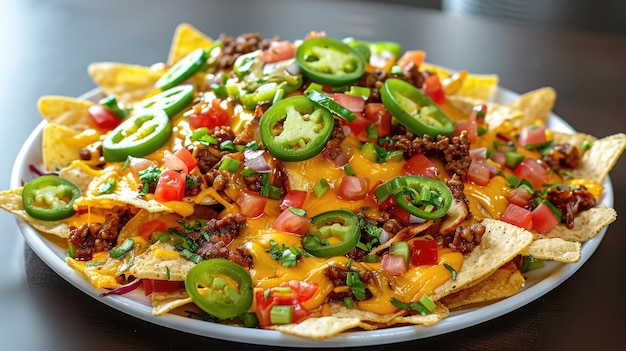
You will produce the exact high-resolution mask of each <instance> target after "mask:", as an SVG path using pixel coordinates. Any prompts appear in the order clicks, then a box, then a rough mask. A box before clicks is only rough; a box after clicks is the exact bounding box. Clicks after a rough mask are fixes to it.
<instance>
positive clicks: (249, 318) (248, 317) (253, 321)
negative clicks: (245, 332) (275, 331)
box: [239, 312, 259, 328]
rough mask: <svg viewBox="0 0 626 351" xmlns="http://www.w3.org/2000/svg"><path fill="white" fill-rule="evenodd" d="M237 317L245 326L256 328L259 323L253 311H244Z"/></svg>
mask: <svg viewBox="0 0 626 351" xmlns="http://www.w3.org/2000/svg"><path fill="white" fill-rule="evenodd" d="M239 319H241V321H242V322H243V326H244V327H246V328H256V327H257V326H258V325H259V320H258V319H257V317H256V313H254V312H246V313H243V314H242V315H240V316H239Z"/></svg>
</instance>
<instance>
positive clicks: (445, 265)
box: [443, 263, 456, 280]
mask: <svg viewBox="0 0 626 351" xmlns="http://www.w3.org/2000/svg"><path fill="white" fill-rule="evenodd" d="M443 266H444V267H446V269H447V270H449V271H450V274H451V275H452V277H450V279H452V280H456V269H454V267H452V266H451V265H449V264H447V263H444V264H443Z"/></svg>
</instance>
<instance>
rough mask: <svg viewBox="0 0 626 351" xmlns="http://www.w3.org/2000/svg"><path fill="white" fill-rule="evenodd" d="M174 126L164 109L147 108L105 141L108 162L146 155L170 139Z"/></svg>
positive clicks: (108, 135) (114, 131)
mask: <svg viewBox="0 0 626 351" xmlns="http://www.w3.org/2000/svg"><path fill="white" fill-rule="evenodd" d="M171 134H172V127H171V126H170V122H169V117H168V116H167V114H166V113H165V111H164V110H143V111H139V114H138V115H135V116H132V117H130V118H128V119H126V120H125V121H124V122H122V124H120V125H119V126H117V127H116V128H115V129H113V130H112V131H111V132H110V133H109V134H107V136H106V137H105V138H104V140H102V154H103V156H104V159H105V160H107V161H108V162H123V161H126V159H127V158H128V156H133V157H144V156H147V155H149V154H151V153H153V152H155V151H156V150H158V149H159V148H161V147H162V146H163V145H165V143H167V141H168V140H169V139H170V135H171Z"/></svg>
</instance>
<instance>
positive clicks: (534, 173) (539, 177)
mask: <svg viewBox="0 0 626 351" xmlns="http://www.w3.org/2000/svg"><path fill="white" fill-rule="evenodd" d="M513 174H515V176H516V177H518V178H520V179H526V180H528V181H529V182H530V183H531V184H532V185H533V188H534V189H535V190H538V189H541V186H542V185H543V183H545V182H546V181H547V179H548V175H549V170H548V169H547V168H545V167H544V166H542V165H541V164H540V163H539V162H537V160H535V159H533V158H530V157H527V158H525V159H524V160H523V161H522V162H520V164H519V165H517V167H515V169H514V170H513Z"/></svg>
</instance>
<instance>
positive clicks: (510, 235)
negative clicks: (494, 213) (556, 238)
mask: <svg viewBox="0 0 626 351" xmlns="http://www.w3.org/2000/svg"><path fill="white" fill-rule="evenodd" d="M482 224H483V225H484V226H485V234H483V237H482V239H481V242H480V245H478V246H476V248H475V249H474V250H473V251H472V252H470V253H469V254H467V255H466V256H465V260H464V261H463V266H461V269H460V270H459V272H458V273H457V276H456V280H448V281H447V282H445V283H443V284H442V285H440V286H438V287H437V288H435V291H434V293H433V296H431V298H432V299H433V300H434V301H438V300H439V299H441V298H442V297H444V296H447V295H450V294H452V293H453V292H456V291H459V290H461V289H463V288H465V287H467V286H469V285H472V284H474V283H476V282H478V281H480V280H482V279H484V278H485V277H487V276H489V275H491V274H492V273H493V272H495V271H496V270H497V269H498V268H500V267H501V266H502V265H503V264H505V263H506V262H509V261H510V260H512V259H513V257H515V256H517V255H518V254H519V253H520V252H522V251H523V250H524V249H526V248H527V247H528V245H530V244H531V242H532V240H533V236H532V233H530V232H529V231H527V230H524V229H522V228H519V227H516V226H514V225H512V224H508V223H506V222H502V221H498V220H495V219H490V218H486V219H484V220H483V221H482Z"/></svg>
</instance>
